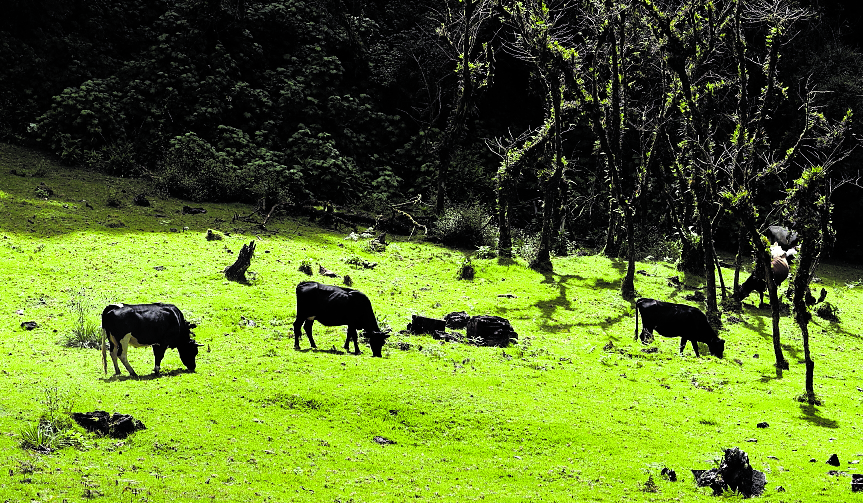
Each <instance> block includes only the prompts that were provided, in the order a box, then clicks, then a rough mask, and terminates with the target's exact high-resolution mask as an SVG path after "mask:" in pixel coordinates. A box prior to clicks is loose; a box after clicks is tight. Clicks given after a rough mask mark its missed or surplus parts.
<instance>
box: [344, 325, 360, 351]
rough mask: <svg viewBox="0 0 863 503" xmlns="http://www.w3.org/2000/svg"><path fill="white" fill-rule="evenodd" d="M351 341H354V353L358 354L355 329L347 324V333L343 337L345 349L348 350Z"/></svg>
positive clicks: (358, 348)
mask: <svg viewBox="0 0 863 503" xmlns="http://www.w3.org/2000/svg"><path fill="white" fill-rule="evenodd" d="M351 341H354V353H356V354H360V346H359V344H357V329H356V328H355V327H353V326H350V325H348V335H347V337H345V351H349V348H350V343H351Z"/></svg>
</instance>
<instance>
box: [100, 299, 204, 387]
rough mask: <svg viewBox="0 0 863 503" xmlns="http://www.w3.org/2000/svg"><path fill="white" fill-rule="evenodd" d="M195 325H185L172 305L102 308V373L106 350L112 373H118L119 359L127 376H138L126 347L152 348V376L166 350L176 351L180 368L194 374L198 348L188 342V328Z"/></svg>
mask: <svg viewBox="0 0 863 503" xmlns="http://www.w3.org/2000/svg"><path fill="white" fill-rule="evenodd" d="M195 326H196V325H195V324H194V323H189V322H187V321H186V319H185V318H184V317H183V313H182V312H180V310H179V309H177V306H175V305H173V304H127V305H123V304H112V305H110V306H108V307H106V308H105V310H104V311H102V366H103V367H104V369H105V373H106V374H107V373H108V360H107V357H106V356H105V352H106V349H107V350H109V351H110V352H111V359H112V360H113V361H114V373H115V374H120V367H118V366H117V358H118V357H119V358H120V361H122V362H123V365H124V366H125V367H126V370H128V371H129V374H130V375H133V376H136V375H138V374H136V373H135V370H134V369H132V366H131V365H129V360H128V359H127V358H128V354H129V346H133V347H136V348H140V347H147V346H152V347H153V356H154V357H155V358H156V366H155V368H154V369H153V373H154V374H158V373H159V365H160V364H161V363H162V358H163V357H164V356H165V351H166V350H167V349H168V348H177V351H178V352H179V353H180V360H181V361H182V362H183V365H185V366H186V368H188V369H189V370H190V371H192V372H194V371H195V357H196V356H197V355H198V346H201V345H202V344H198V343H196V342H195V340H194V339H192V335H194V334H192V331H191V329H193V328H195ZM106 339H107V344H106Z"/></svg>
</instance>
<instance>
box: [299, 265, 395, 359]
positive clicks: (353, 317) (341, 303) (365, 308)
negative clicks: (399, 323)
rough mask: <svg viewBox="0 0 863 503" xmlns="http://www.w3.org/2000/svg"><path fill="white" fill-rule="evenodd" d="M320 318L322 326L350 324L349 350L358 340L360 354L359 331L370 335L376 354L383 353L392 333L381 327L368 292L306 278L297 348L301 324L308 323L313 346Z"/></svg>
mask: <svg viewBox="0 0 863 503" xmlns="http://www.w3.org/2000/svg"><path fill="white" fill-rule="evenodd" d="M315 320H317V321H318V322H319V323H321V324H322V325H325V326H328V327H336V326H340V325H347V326H348V335H347V337H346V338H345V351H348V348H349V346H350V342H351V341H352V340H353V341H354V352H355V353H356V354H360V348H359V346H358V344H357V330H364V331H365V333H366V336H367V337H368V338H369V346H371V348H372V356H378V357H379V356H381V348H382V347H383V346H384V342H385V341H386V338H387V337H389V334H387V333H385V332H381V331H380V328H378V322H377V319H375V312H374V310H373V309H372V303H371V301H370V300H369V298H368V297H366V294H364V293H363V292H361V291H359V290H354V289H352V288H343V287H339V286H331V285H324V284H321V283H316V282H314V281H303V282H302V283H300V284H299V285H297V319H296V321H294V349H300V326H304V328H305V330H306V335H307V336H308V337H309V343H311V345H312V347H313V348H317V346H316V345H315V339H313V338H312V324H313V323H314V322H315Z"/></svg>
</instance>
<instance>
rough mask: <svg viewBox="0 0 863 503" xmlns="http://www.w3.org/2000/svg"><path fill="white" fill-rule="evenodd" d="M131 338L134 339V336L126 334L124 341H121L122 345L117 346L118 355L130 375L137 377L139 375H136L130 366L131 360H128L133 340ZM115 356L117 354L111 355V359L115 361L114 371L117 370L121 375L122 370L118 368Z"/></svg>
mask: <svg viewBox="0 0 863 503" xmlns="http://www.w3.org/2000/svg"><path fill="white" fill-rule="evenodd" d="M131 338H132V334H126V335H124V336H123V338H122V339H120V344H118V345H117V346H118V347H117V348H116V349H117V351H116V355H117V356H119V357H120V361H121V362H123V366H124V367H126V370H128V371H129V375H131V376H137V375H138V374H136V373H135V369H133V368H132V366H131V365H129V360H128V357H129V339H131ZM114 354H115V353H111V358H113V359H114V370H116V371H117V373H118V374H119V373H120V368H119V367H117V357H116V356H114Z"/></svg>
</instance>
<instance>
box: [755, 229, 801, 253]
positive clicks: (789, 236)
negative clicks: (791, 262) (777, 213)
mask: <svg viewBox="0 0 863 503" xmlns="http://www.w3.org/2000/svg"><path fill="white" fill-rule="evenodd" d="M764 235H765V236H766V237H767V242H769V243H777V244H778V245H779V246H781V247H782V249H783V250H785V251H788V250H790V249H791V248H794V247H795V246H796V245H797V242H798V241H800V236H799V235H798V234H797V233H796V232H794V231H790V230H788V229H786V228H785V227H782V226H781V225H771V226H769V227H767V230H766V231H764Z"/></svg>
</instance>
